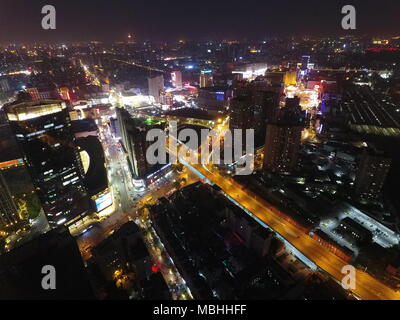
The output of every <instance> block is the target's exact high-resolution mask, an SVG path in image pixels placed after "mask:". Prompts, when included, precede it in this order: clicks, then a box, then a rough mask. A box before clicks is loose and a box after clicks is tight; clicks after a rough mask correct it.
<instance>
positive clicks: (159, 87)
mask: <svg viewBox="0 0 400 320" xmlns="http://www.w3.org/2000/svg"><path fill="white" fill-rule="evenodd" d="M147 80H148V85H149V95H150V96H152V97H154V99H155V100H156V102H157V103H159V102H161V99H160V95H161V92H162V91H164V76H163V75H159V76H155V77H150V78H147Z"/></svg>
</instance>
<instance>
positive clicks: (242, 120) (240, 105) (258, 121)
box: [229, 87, 279, 147]
mask: <svg viewBox="0 0 400 320" xmlns="http://www.w3.org/2000/svg"><path fill="white" fill-rule="evenodd" d="M278 106H279V94H278V93H276V92H273V91H265V90H257V89H255V88H251V87H248V88H245V89H242V90H240V95H239V96H237V97H235V98H233V99H232V100H231V101H230V108H229V109H230V124H229V126H230V129H231V130H234V129H242V130H244V131H245V130H246V129H254V134H255V145H256V146H257V147H258V146H262V145H263V144H264V142H265V132H266V122H267V119H268V118H270V117H272V115H273V114H274V112H275V111H276V110H277V108H278ZM242 141H243V142H244V141H245V139H243V140H242Z"/></svg>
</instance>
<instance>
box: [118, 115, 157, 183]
mask: <svg viewBox="0 0 400 320" xmlns="http://www.w3.org/2000/svg"><path fill="white" fill-rule="evenodd" d="M117 117H118V123H119V127H120V130H121V138H122V140H121V141H122V144H123V146H124V148H125V151H126V153H127V155H128V160H129V161H128V162H129V164H130V167H131V171H132V176H133V179H134V181H133V183H134V185H135V186H136V187H137V188H142V187H145V185H146V180H147V178H148V177H149V176H150V175H151V174H152V173H154V172H155V171H157V170H158V169H159V167H160V166H159V165H157V164H156V165H154V164H150V163H148V162H147V159H146V152H147V148H148V147H149V146H150V145H151V144H153V142H150V141H146V135H147V132H148V131H149V130H151V129H163V126H162V125H160V124H155V123H152V121H151V120H145V119H140V118H133V117H131V115H130V113H129V112H128V111H127V110H126V109H121V108H118V109H117Z"/></svg>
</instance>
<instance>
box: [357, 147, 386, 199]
mask: <svg viewBox="0 0 400 320" xmlns="http://www.w3.org/2000/svg"><path fill="white" fill-rule="evenodd" d="M391 162H392V161H391V159H390V158H388V157H387V156H385V155H384V153H383V152H381V151H379V150H376V149H373V148H369V149H367V150H365V151H364V153H363V155H362V158H361V161H360V165H359V167H358V172H357V176H356V181H355V192H356V194H357V195H358V196H360V197H361V198H364V199H368V200H373V199H376V198H378V197H379V195H380V194H381V191H382V187H383V184H384V183H385V180H386V176H387V174H388V172H389V169H390V165H391Z"/></svg>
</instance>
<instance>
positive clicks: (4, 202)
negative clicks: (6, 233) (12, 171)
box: [0, 171, 19, 230]
mask: <svg viewBox="0 0 400 320" xmlns="http://www.w3.org/2000/svg"><path fill="white" fill-rule="evenodd" d="M18 222H19V218H18V208H17V205H16V204H15V202H14V199H13V198H12V195H11V193H10V191H9V189H8V186H7V183H6V181H5V179H4V178H3V175H2V173H1V171H0V230H5V229H8V228H9V227H10V226H13V225H15V224H17V223H18Z"/></svg>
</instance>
